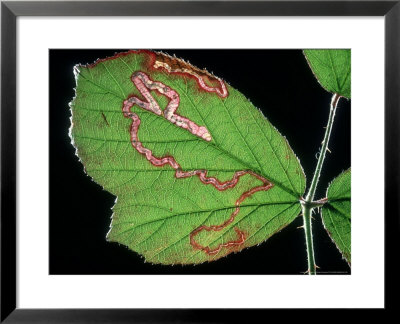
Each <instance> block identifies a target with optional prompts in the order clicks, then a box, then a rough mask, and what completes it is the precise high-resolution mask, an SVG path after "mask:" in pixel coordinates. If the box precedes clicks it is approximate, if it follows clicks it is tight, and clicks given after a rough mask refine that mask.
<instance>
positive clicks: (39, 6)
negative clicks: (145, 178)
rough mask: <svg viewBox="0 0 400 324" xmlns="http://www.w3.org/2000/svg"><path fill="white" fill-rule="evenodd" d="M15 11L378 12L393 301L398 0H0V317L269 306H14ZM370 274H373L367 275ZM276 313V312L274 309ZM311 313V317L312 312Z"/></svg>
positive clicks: (141, 314) (197, 317)
mask: <svg viewBox="0 0 400 324" xmlns="http://www.w3.org/2000/svg"><path fill="white" fill-rule="evenodd" d="M19 16H381V17H382V16H384V19H385V310H394V309H395V308H396V307H397V302H396V298H395V296H396V295H397V289H398V288H399V285H398V283H399V279H398V275H397V271H396V269H397V268H396V266H395V262H396V259H397V258H396V255H398V251H397V248H398V246H399V244H398V240H397V238H398V237H400V236H399V235H400V226H399V223H400V222H399V207H400V204H399V202H398V198H399V189H398V183H399V179H400V174H399V155H400V153H399V152H400V145H399V137H400V136H399V135H400V134H399V126H400V125H399V121H400V114H399V110H400V109H399V107H400V65H399V61H400V59H399V58H400V1H399V0H396V1H128V2H126V1H121V2H119V1H102V2H88V1H87V2H85V1H82V2H80V1H70V2H68V1H66V2H59V1H29V2H28V1H26V2H25V1H2V3H1V296H0V297H1V314H0V315H1V319H0V320H1V322H3V321H4V322H5V323H22V322H23V323H30V322H38V323H88V322H102V323H114V322H115V323H117V322H118V323H128V322H135V323H142V322H146V323H147V322H176V323H178V322H179V323H194V322H197V323H198V322H213V323H216V322H229V323H233V322H238V321H241V322H243V319H244V318H249V317H251V318H253V319H257V318H260V319H262V318H265V319H266V318H267V317H270V316H271V315H270V314H266V312H267V311H268V310H265V309H264V310H260V309H259V310H241V309H239V310H238V309H236V310H227V309H214V310H213V311H210V310H207V311H204V310H187V309H185V310H184V309H174V310H172V309H171V310H167V309H157V310H155V309H148V310H145V309H113V310H111V309H101V310H99V309H97V310H89V309H79V310H78V309H58V310H55V309H53V310H50V309H40V310H39V309H17V308H16V300H17V293H16V270H17V268H16V210H17V208H16V207H17V205H16V191H17V183H16V163H17V157H16V113H17V112H16V54H17V51H16V36H17V30H16V19H17V17H19ZM371 275H373V274H371ZM274 312H275V313H276V312H278V311H277V310H274ZM315 320H316V319H315Z"/></svg>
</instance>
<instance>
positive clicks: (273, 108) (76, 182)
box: [49, 49, 350, 274]
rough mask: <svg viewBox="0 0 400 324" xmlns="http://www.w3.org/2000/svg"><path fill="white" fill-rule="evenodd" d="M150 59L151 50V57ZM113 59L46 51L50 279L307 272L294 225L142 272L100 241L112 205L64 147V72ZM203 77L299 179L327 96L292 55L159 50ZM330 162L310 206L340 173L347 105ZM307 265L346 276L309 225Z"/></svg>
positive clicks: (345, 160) (69, 93)
mask: <svg viewBox="0 0 400 324" xmlns="http://www.w3.org/2000/svg"><path fill="white" fill-rule="evenodd" d="M156 50H157V49H156ZM121 51H125V50H124V49H119V50H118V49H115V50H50V52H49V56H50V107H49V109H50V247H49V249H50V269H49V271H50V274H300V273H304V272H305V271H306V270H307V259H306V250H305V238H304V231H303V230H302V229H298V228H297V227H299V226H301V225H302V219H301V217H298V218H297V219H296V220H295V221H294V222H293V223H292V224H290V225H289V226H288V227H286V228H285V229H283V230H282V231H281V232H280V233H278V234H276V235H274V236H273V237H271V238H270V239H269V240H267V241H266V242H264V243H262V244H261V245H260V246H255V247H252V248H249V249H246V250H244V251H242V252H240V253H237V254H230V255H228V256H227V257H226V258H222V259H220V260H218V261H216V262H211V263H204V264H201V265H196V266H192V265H189V266H181V265H175V266H163V265H152V264H149V263H145V262H144V259H143V258H141V257H140V256H139V255H138V254H137V253H136V252H132V251H131V250H129V249H128V248H126V247H125V246H122V245H119V244H117V243H109V242H107V241H106V239H105V237H106V233H107V232H108V229H109V225H110V221H111V219H110V217H111V214H112V212H111V207H112V206H113V204H114V200H115V197H114V196H112V195H111V194H109V193H108V192H106V191H104V190H102V188H101V187H100V186H99V185H97V184H96V183H95V182H93V181H92V180H91V179H90V178H89V177H88V176H87V175H86V174H85V173H84V171H83V166H82V164H81V163H80V162H79V161H78V158H77V157H76V156H75V153H74V151H75V150H74V148H73V147H72V145H71V144H70V138H69V136H68V129H69V126H70V120H69V117H70V111H69V106H68V103H69V102H70V101H71V100H72V98H73V96H74V87H75V80H74V75H73V72H72V69H73V66H74V65H75V64H78V63H82V64H86V63H93V62H94V61H95V60H96V59H98V58H105V57H107V56H112V55H114V54H115V53H116V52H121ZM163 51H164V52H166V53H168V54H171V55H172V54H176V56H177V57H181V58H184V59H185V60H189V61H190V63H192V64H193V65H195V66H197V67H200V68H207V69H208V70H209V71H210V72H213V73H214V74H215V75H216V76H218V77H221V78H223V79H224V80H226V81H227V82H229V83H230V85H231V86H233V87H234V88H236V89H238V90H239V91H240V92H242V93H243V94H244V95H245V96H246V97H247V98H249V99H250V100H251V102H252V103H253V104H254V105H255V106H256V107H258V108H260V109H261V110H262V111H263V113H264V115H265V116H266V117H267V118H268V119H269V120H270V121H271V123H272V124H273V125H274V126H275V127H276V128H277V129H278V130H279V131H280V132H281V134H283V135H284V136H286V138H287V139H288V141H289V143H290V145H291V147H292V149H293V150H294V152H295V154H296V155H297V156H298V157H299V159H300V161H301V164H302V166H303V168H304V171H305V174H306V175H307V185H309V183H310V180H311V176H312V174H313V171H314V169H315V165H316V163H317V159H316V153H317V152H318V151H319V148H320V144H321V141H322V138H323V135H324V128H323V127H324V126H325V125H326V122H327V118H328V113H329V103H330V99H331V94H330V93H328V92H326V91H325V90H324V89H322V87H321V86H320V85H319V84H318V82H317V81H316V79H315V78H314V76H313V75H312V72H311V70H310V69H309V67H308V65H307V63H306V60H305V59H304V56H303V54H302V51H300V50H166V49H163ZM329 148H330V150H331V151H332V153H331V154H329V153H327V158H326V160H325V164H324V167H323V170H322V175H321V180H320V183H319V189H318V191H317V194H316V198H317V199H319V198H323V197H324V194H325V191H326V188H327V185H328V183H329V182H330V181H332V180H333V178H335V177H336V176H337V175H339V174H340V173H341V172H342V171H343V170H345V169H347V168H349V167H350V101H348V100H346V99H341V100H340V102H339V106H338V110H337V114H336V119H335V123H334V126H333V131H332V136H331V141H330V144H329ZM313 234H314V247H315V258H316V263H317V265H318V266H319V267H320V269H319V272H320V273H321V274H322V273H323V274H336V273H350V268H349V266H348V265H347V263H346V262H345V261H344V260H343V259H342V257H341V254H340V253H339V251H338V250H337V249H336V247H335V245H334V244H333V243H332V241H331V240H330V238H329V236H328V234H327V233H326V231H325V230H324V228H323V226H322V222H321V218H320V216H319V215H316V216H315V220H314V222H313Z"/></svg>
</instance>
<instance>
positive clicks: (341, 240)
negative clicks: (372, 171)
mask: <svg viewBox="0 0 400 324" xmlns="http://www.w3.org/2000/svg"><path fill="white" fill-rule="evenodd" d="M326 196H327V198H328V202H327V203H326V204H325V205H324V206H323V207H322V212H321V213H322V221H323V224H324V227H325V229H326V230H327V232H328V234H329V236H330V237H331V239H332V241H333V242H334V243H335V244H336V246H337V248H338V249H339V251H340V252H341V253H342V255H343V257H344V258H345V259H346V261H347V262H348V263H349V265H350V264H351V171H350V169H348V170H346V171H345V172H343V173H342V174H340V175H339V176H338V177H337V178H336V179H334V180H333V181H332V183H331V184H330V186H329V188H328V190H327V194H326Z"/></svg>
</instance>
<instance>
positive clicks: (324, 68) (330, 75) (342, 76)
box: [304, 49, 351, 98]
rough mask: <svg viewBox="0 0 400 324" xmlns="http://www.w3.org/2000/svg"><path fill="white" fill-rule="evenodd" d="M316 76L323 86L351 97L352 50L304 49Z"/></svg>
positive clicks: (330, 90)
mask: <svg viewBox="0 0 400 324" xmlns="http://www.w3.org/2000/svg"><path fill="white" fill-rule="evenodd" d="M304 55H305V57H306V59H307V61H308V64H309V66H310V68H311V70H312V71H313V73H314V76H315V77H316V78H317V80H318V81H319V83H320V84H321V86H322V87H323V88H324V89H325V90H327V91H329V92H332V93H337V94H339V95H341V96H342V97H346V98H351V51H350V50H345V49H340V50H332V49H327V50H314V49H311V50H304Z"/></svg>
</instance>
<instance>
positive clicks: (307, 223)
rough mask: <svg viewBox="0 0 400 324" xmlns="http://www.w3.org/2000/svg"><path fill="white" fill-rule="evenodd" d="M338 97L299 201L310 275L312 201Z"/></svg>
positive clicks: (313, 267)
mask: <svg viewBox="0 0 400 324" xmlns="http://www.w3.org/2000/svg"><path fill="white" fill-rule="evenodd" d="M339 99H340V95H338V94H337V93H335V94H334V95H333V97H332V100H331V107H330V111H329V119H328V124H327V125H326V129H325V135H324V140H323V142H322V147H321V151H320V155H319V157H318V162H317V166H316V168H315V172H314V176H313V178H312V180H311V185H310V189H309V190H308V193H307V195H306V198H305V199H302V200H301V201H300V203H301V207H302V212H303V222H304V232H305V235H306V246H307V260H308V273H309V274H310V275H315V274H316V265H315V257H314V246H313V239H312V228H311V217H312V216H311V215H312V212H313V209H314V208H316V204H314V203H313V199H314V195H315V191H316V190H317V184H318V181H319V177H320V175H321V170H322V165H323V164H324V160H325V155H326V151H327V150H328V144H329V138H330V136H331V131H332V125H333V120H334V118H335V113H336V107H337V104H338V102H339Z"/></svg>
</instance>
